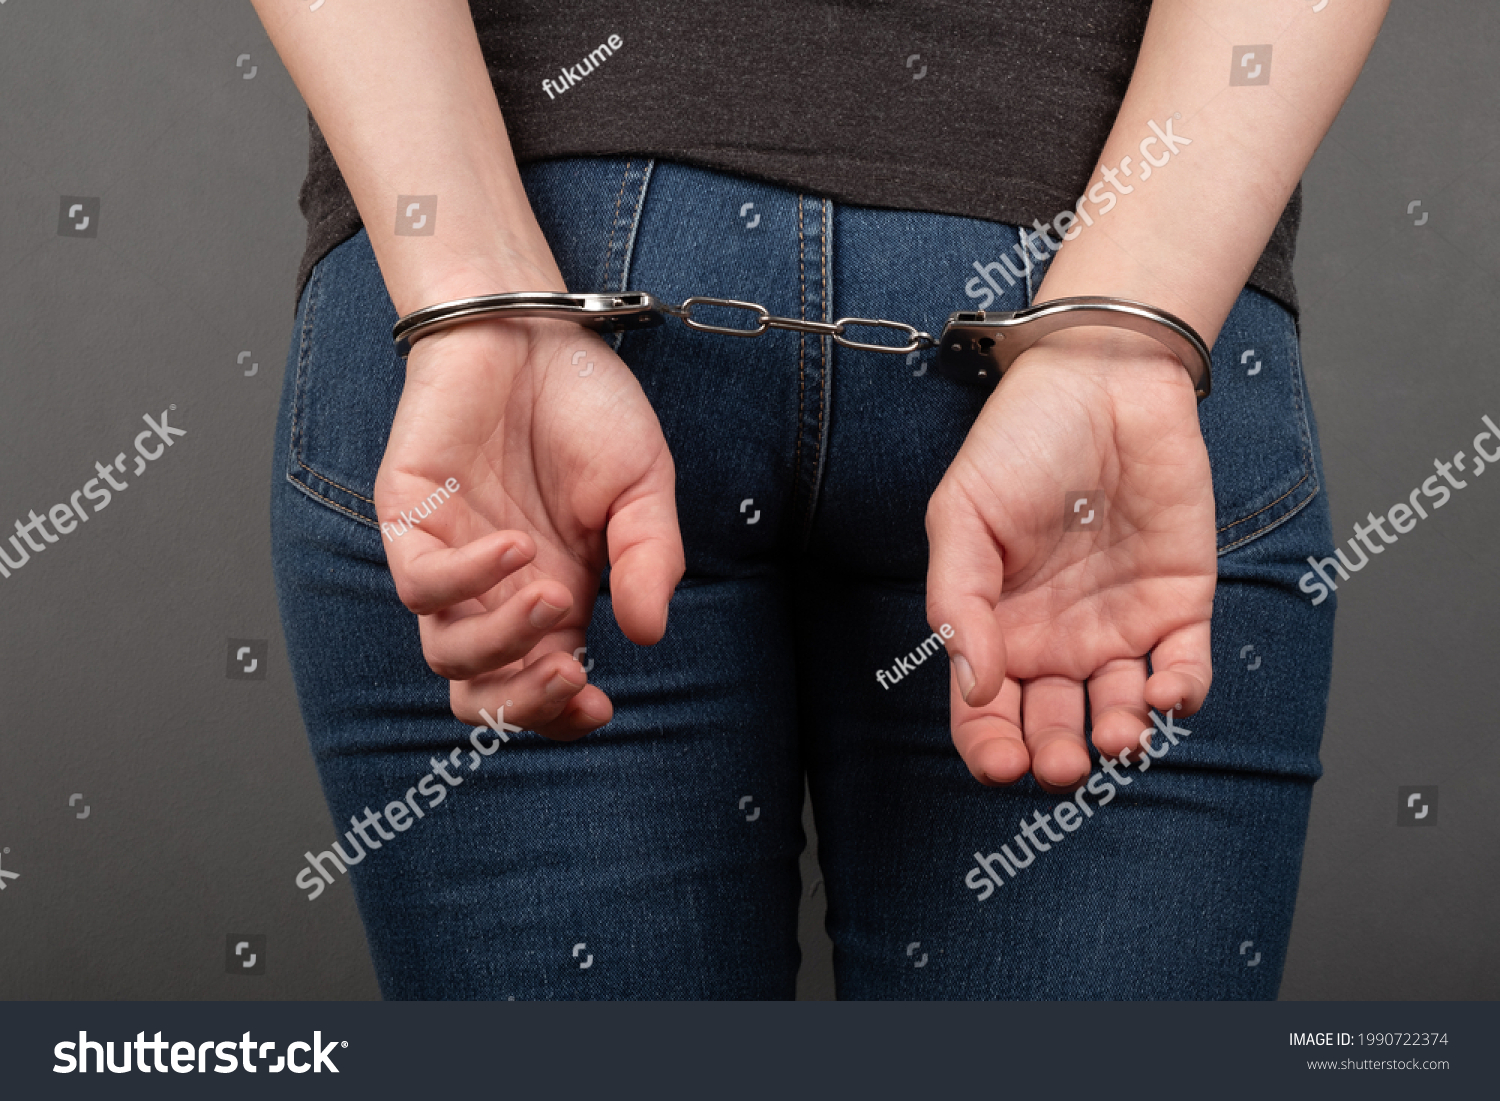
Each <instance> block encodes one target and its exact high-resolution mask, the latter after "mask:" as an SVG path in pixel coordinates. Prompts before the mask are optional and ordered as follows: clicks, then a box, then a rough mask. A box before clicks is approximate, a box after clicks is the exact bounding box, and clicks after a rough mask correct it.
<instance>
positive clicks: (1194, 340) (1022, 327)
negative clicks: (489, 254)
mask: <svg viewBox="0 0 1500 1101" xmlns="http://www.w3.org/2000/svg"><path fill="white" fill-rule="evenodd" d="M695 306H720V307H725V308H728V309H736V310H747V311H751V312H753V313H754V314H755V318H756V324H755V328H753V329H751V328H734V327H732V326H726V325H710V324H708V323H707V322H704V321H699V320H698V319H697V318H695V317H693V308H694V307H695ZM489 315H497V316H509V317H542V318H553V319H558V320H564V321H576V322H577V323H578V324H580V325H584V326H586V327H588V328H590V329H594V330H595V331H597V332H603V333H615V332H626V331H629V330H632V329H649V328H652V327H653V326H656V325H660V324H661V323H662V322H663V320H664V319H665V318H666V317H668V316H671V317H675V318H677V319H678V320H680V321H681V322H682V323H683V324H685V325H686V326H688V328H690V329H697V330H698V331H699V332H704V333H720V334H723V335H725V336H760V335H761V334H762V333H765V332H767V331H768V330H770V329H786V330H789V331H791V332H798V333H813V334H815V335H818V336H831V337H833V339H834V342H835V343H837V344H840V345H842V346H843V347H845V348H855V349H858V350H860V351H866V352H888V353H891V354H893V355H909V354H911V353H912V352H917V351H921V350H923V349H925V348H931V347H934V346H936V347H938V363H937V371H938V373H939V374H942V375H943V376H945V377H947V378H950V379H953V380H955V381H957V382H962V383H965V384H967V385H970V386H978V387H981V388H983V389H993V388H994V387H995V385H996V384H997V383H998V382H999V381H1000V376H1001V375H1003V374H1004V373H1005V372H1006V370H1007V369H1008V368H1009V367H1010V365H1011V364H1012V363H1014V362H1015V359H1016V357H1017V356H1019V355H1020V354H1021V353H1022V352H1024V351H1025V350H1026V349H1027V348H1030V347H1031V346H1032V345H1033V344H1035V343H1036V342H1037V341H1038V340H1040V339H1041V338H1042V337H1044V336H1048V335H1050V334H1052V333H1055V332H1060V331H1061V330H1063V329H1073V328H1078V327H1081V326H1085V325H1103V326H1108V327H1110V328H1116V329H1129V330H1130V331H1131V332H1135V333H1140V334H1141V335H1143V336H1149V337H1151V338H1152V339H1153V340H1155V341H1157V342H1158V343H1159V344H1161V345H1162V346H1163V347H1165V348H1166V349H1167V350H1168V351H1170V352H1172V353H1173V354H1174V355H1175V356H1176V357H1177V358H1178V360H1180V361H1181V363H1182V365H1183V367H1185V368H1187V373H1188V377H1189V378H1191V379H1192V381H1193V392H1194V393H1195V394H1196V395H1197V396H1198V400H1199V401H1202V400H1203V399H1204V398H1206V397H1208V392H1209V387H1210V384H1211V381H1212V379H1211V372H1210V366H1211V360H1210V356H1209V351H1208V345H1206V344H1204V342H1203V338H1202V337H1200V336H1199V335H1198V334H1197V332H1196V331H1194V329H1193V327H1192V326H1191V325H1189V324H1188V323H1187V322H1185V321H1183V320H1182V319H1181V318H1179V317H1175V316H1174V315H1172V314H1170V313H1168V312H1167V311H1166V310H1160V309H1157V308H1156V307H1155V306H1148V305H1146V304H1145V303H1144V302H1133V301H1131V300H1130V299H1128V298H1107V297H1103V296H1099V295H1085V296H1080V297H1077V298H1056V299H1053V300H1052V301H1050V302H1038V303H1036V304H1035V305H1032V306H1028V307H1026V308H1025V309H1023V310H1015V311H1012V312H1008V313H1007V312H999V311H993V310H991V311H989V312H985V311H982V310H980V311H973V312H959V313H953V314H950V315H949V316H948V323H947V324H946V325H944V326H943V335H942V337H941V338H939V339H936V340H934V339H933V337H932V335H931V334H930V333H924V332H922V331H921V330H919V329H915V328H913V327H912V326H910V325H903V324H902V323H900V322H899V321H884V320H872V319H869V318H864V317H843V318H840V319H839V320H838V321H835V322H832V323H829V322H826V321H803V320H800V319H798V318H792V317H774V316H772V315H771V314H770V313H768V312H767V311H766V309H765V307H764V306H759V305H757V304H756V303H754V302H740V301H736V300H735V299H732V298H705V297H701V296H694V297H692V298H689V299H686V300H685V301H684V302H683V303H682V305H680V306H672V305H668V304H667V303H665V302H662V301H659V300H658V299H656V298H654V297H652V296H651V295H649V294H645V293H643V292H641V291H618V292H610V291H601V292H596V293H591V294H563V293H554V292H542V291H521V292H516V293H511V294H487V295H480V296H478V297H475V298H460V299H457V300H455V301H452V302H442V303H439V304H438V305H436V306H427V307H425V308H423V309H420V310H416V311H414V312H412V313H409V314H407V315H406V316H405V317H403V318H401V320H399V321H397V322H396V325H395V328H394V329H392V330H391V336H392V338H393V339H394V340H395V341H396V352H397V354H398V355H401V356H403V357H404V356H406V355H407V354H408V353H409V352H410V351H411V346H412V344H413V343H415V342H416V341H417V340H418V339H420V338H421V337H424V336H426V335H428V334H429V333H434V332H437V331H438V330H440V329H446V328H449V327H451V326H453V325H458V324H461V323H462V322H465V321H472V320H474V319H476V318H479V317H485V316H489ZM861 325H863V326H867V327H870V328H877V329H894V330H895V331H897V332H900V333H904V334H905V335H906V343H905V344H901V345H894V344H867V343H864V342H863V341H858V340H851V339H849V338H848V337H847V336H845V333H846V332H847V331H848V330H849V328H851V327H854V326H861Z"/></svg>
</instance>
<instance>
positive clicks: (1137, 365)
mask: <svg viewBox="0 0 1500 1101" xmlns="http://www.w3.org/2000/svg"><path fill="white" fill-rule="evenodd" d="M1082 492H1087V493H1088V494H1089V500H1088V503H1087V504H1086V505H1083V506H1081V507H1080V509H1079V510H1078V512H1077V513H1075V512H1073V511H1071V504H1072V501H1073V500H1074V499H1076V498H1073V497H1070V496H1069V495H1070V494H1075V493H1082ZM1089 509H1092V510H1094V512H1095V519H1094V520H1092V521H1090V522H1089V523H1088V524H1081V523H1080V521H1082V520H1083V519H1084V518H1085V517H1086V515H1087V511H1088V510H1089ZM1070 521H1071V524H1070ZM927 534H928V539H929V543H930V547H931V558H930V563H929V567H928V575H927V613H928V621H929V622H930V623H931V625H932V626H933V627H934V628H936V627H937V626H939V625H941V624H943V623H948V624H951V626H952V627H953V630H954V637H953V638H952V639H951V640H950V641H949V642H948V653H949V656H950V658H951V661H952V673H951V676H950V681H951V691H950V695H951V701H952V709H953V710H952V725H953V741H954V744H955V745H956V746H957V748H958V751H959V754H960V755H961V756H962V757H963V759H964V762H965V764H967V765H968V767H969V771H970V772H972V773H973V774H974V776H975V777H976V778H977V779H979V780H980V781H981V782H982V783H986V784H1008V783H1012V782H1014V781H1015V780H1017V779H1019V778H1020V777H1021V776H1023V775H1024V774H1025V773H1026V772H1027V771H1028V769H1029V770H1030V771H1031V772H1032V774H1033V775H1034V776H1035V777H1036V779H1037V782H1038V783H1039V784H1040V785H1041V786H1042V787H1043V788H1044V789H1045V790H1048V791H1052V792H1063V791H1067V790H1070V789H1072V788H1073V787H1076V786H1077V784H1078V783H1079V782H1080V781H1082V780H1083V779H1085V778H1086V777H1087V775H1088V771H1089V757H1088V750H1087V746H1086V742H1085V740H1084V696H1083V693H1084V682H1085V681H1087V682H1088V692H1089V703H1090V705H1091V708H1092V723H1093V741H1094V744H1095V746H1096V747H1097V748H1098V749H1099V751H1100V752H1101V753H1103V754H1105V755H1109V756H1112V755H1115V754H1117V753H1119V752H1120V750H1122V749H1124V748H1125V747H1127V746H1130V747H1137V746H1138V744H1139V743H1138V739H1139V736H1140V733H1141V731H1142V730H1143V729H1144V728H1146V727H1149V726H1150V725H1151V723H1150V719H1149V717H1148V715H1147V708H1148V706H1149V707H1152V708H1155V709H1157V710H1158V711H1161V712H1165V711H1167V710H1168V709H1170V708H1173V707H1175V708H1177V710H1178V713H1179V714H1182V715H1191V714H1193V713H1194V712H1195V711H1197V710H1198V708H1199V707H1201V706H1202V704H1203V699H1204V696H1205V695H1206V694H1207V692H1208V687H1209V682H1210V680H1211V678H1212V669H1211V657H1210V652H1209V619H1210V616H1211V614H1212V612H1213V595H1214V583H1215V579H1216V576H1217V561H1216V549H1215V532H1214V494H1213V482H1212V480H1211V476H1210V473H1209V465H1208V452H1207V449H1206V448H1205V447H1204V444H1203V437H1202V434H1201V432H1200V430H1199V427H1198V413H1197V401H1196V399H1195V397H1194V394H1193V384H1192V382H1191V381H1190V380H1189V377H1188V374H1187V372H1186V371H1185V370H1183V368H1182V365H1181V364H1180V363H1179V362H1178V361H1177V359H1176V358H1175V357H1174V356H1172V355H1171V354H1170V353H1168V352H1166V351H1164V350H1163V349H1162V348H1161V347H1160V346H1159V345H1157V344H1156V343H1155V342H1154V341H1152V340H1150V339H1148V338H1146V337H1143V336H1139V335H1137V334H1134V333H1122V332H1119V331H1118V330H1108V329H1093V328H1090V329H1084V330H1071V331H1068V332H1063V333H1057V334H1054V335H1052V336H1049V337H1047V338H1046V339H1044V340H1042V341H1040V342H1039V343H1038V344H1036V345H1035V346H1034V347H1032V348H1031V349H1029V350H1028V351H1027V352H1025V353H1023V354H1022V355H1021V356H1020V357H1018V358H1017V360H1016V362H1015V364H1014V365H1013V366H1012V367H1011V368H1010V370H1008V371H1007V372H1006V374H1005V376H1004V378H1003V379H1002V380H1001V382H1000V385H999V386H998V387H997V388H996V391H995V393H994V395H993V396H992V397H991V398H990V400H989V401H988V402H987V403H986V405H985V407H984V409H983V411H982V412H981V413H980V415H979V418H978V420H977V421H976V422H975V424H974V426H973V428H972V429H971V430H970V432H969V435H968V438H967V440H965V442H964V445H963V447H962V448H961V449H960V450H959V453H958V455H957V457H956V458H955V459H954V461H953V463H952V465H951V466H950V467H949V469H948V473H947V474H946V475H945V476H944V478H943V480H942V482H941V483H939V485H938V488H937V490H936V492H935V493H934V494H933V496H932V500H931V503H930V504H929V506H928V509H927ZM1148 653H1149V654H1150V655H1151V663H1152V669H1153V673H1152V676H1151V677H1150V679H1149V680H1148V679H1147V677H1146V655H1147V654H1148Z"/></svg>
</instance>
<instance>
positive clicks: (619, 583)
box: [605, 448, 686, 646]
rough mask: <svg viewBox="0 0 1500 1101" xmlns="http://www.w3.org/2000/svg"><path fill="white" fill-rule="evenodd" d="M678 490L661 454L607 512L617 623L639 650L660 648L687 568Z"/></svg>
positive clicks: (669, 463) (671, 468)
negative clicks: (669, 609)
mask: <svg viewBox="0 0 1500 1101" xmlns="http://www.w3.org/2000/svg"><path fill="white" fill-rule="evenodd" d="M676 484H677V476H676V470H675V468H674V466H673V464H672V460H671V458H670V456H669V455H668V454H667V452H666V449H665V448H663V449H662V459H661V460H660V461H658V462H656V463H653V464H652V466H651V468H650V469H649V470H647V471H646V473H645V475H644V476H643V477H642V478H641V479H640V480H639V481H637V482H636V483H635V484H634V485H632V486H631V487H630V488H629V489H627V490H626V491H625V492H624V493H623V494H621V495H620V497H619V498H618V499H617V500H616V501H615V503H614V505H613V506H611V508H610V513H609V522H608V524H607V525H606V528H605V541H606V542H607V543H608V545H609V566H610V575H609V591H610V598H611V603H612V604H613V605H614V610H615V622H617V623H618V624H619V625H620V630H621V631H623V632H624V634H625V637H626V638H628V639H629V640H630V641H631V642H633V643H635V644H636V645H637V646H650V645H652V644H653V643H656V642H660V641H661V637H662V635H664V634H666V631H667V605H668V604H669V602H670V601H671V599H672V592H673V590H674V589H676V588H677V582H679V581H681V580H682V574H683V571H684V570H685V568H686V562H685V559H684V556H683V550H682V532H681V530H680V529H679V528H678V526H677V490H676Z"/></svg>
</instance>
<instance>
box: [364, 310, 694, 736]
mask: <svg viewBox="0 0 1500 1101" xmlns="http://www.w3.org/2000/svg"><path fill="white" fill-rule="evenodd" d="M449 479H453V480H454V482H455V483H456V484H457V486H458V489H457V490H456V491H452V495H451V498H449V497H447V496H446V495H447V494H448V493H449V488H448V486H447V485H446V484H445V483H447V482H448V480H449ZM429 500H430V501H431V502H432V503H431V504H430V505H429V504H428V503H427V502H429ZM418 505H421V506H422V507H423V508H424V509H430V514H429V515H428V516H427V517H425V518H423V517H421V516H420V513H419V512H417V511H415V510H416V508H417V506H418ZM375 506H376V512H377V513H378V515H379V517H380V519H381V521H382V533H383V535H382V538H383V542H384V544H385V550H386V557H387V559H388V561H389V563H390V568H391V575H392V577H393V578H394V579H395V582H396V591H397V593H398V594H399V595H400V597H401V602H402V603H403V604H405V605H406V607H407V608H409V609H411V610H412V611H413V612H415V613H416V614H417V616H418V623H419V627H420V632H421V638H422V652H423V654H424V655H425V656H426V658H427V662H428V664H429V665H430V666H431V667H432V668H433V670H434V671H435V672H437V673H438V674H440V675H441V676H443V677H446V678H447V679H448V680H449V681H450V682H452V683H451V684H450V687H449V699H450V702H451V705H452V708H453V713H454V715H456V716H457V717H458V718H459V719H461V720H462V721H464V722H465V723H469V724H470V725H476V726H477V725H482V724H483V723H484V721H485V720H484V719H483V718H481V716H480V714H479V712H480V710H481V709H485V710H487V711H488V712H489V713H490V715H491V716H493V717H495V718H496V719H497V721H498V720H499V719H500V718H501V715H502V713H501V711H500V708H501V707H502V706H503V707H504V708H505V710H504V713H503V719H504V721H505V722H506V723H509V724H510V725H511V726H513V727H515V726H519V727H521V728H523V729H528V730H536V731H537V732H538V733H540V734H543V735H545V736H547V737H549V738H555V739H559V740H570V739H573V738H578V737H581V736H582V735H584V734H586V733H588V732H589V731H590V730H593V729H595V728H597V727H599V726H602V725H603V724H605V723H607V722H608V721H609V720H610V718H611V716H612V715H613V708H612V707H611V705H610V702H609V699H608V697H606V696H605V694H604V693H603V692H602V691H600V690H599V689H598V688H597V687H594V686H592V685H589V684H588V683H587V678H586V676H585V673H584V667H583V666H582V665H581V664H580V663H579V662H578V661H577V660H576V659H575V657H574V656H573V655H574V653H575V652H576V651H577V649H578V648H579V647H582V646H583V645H584V631H585V629H586V628H587V626H588V623H589V619H590V617H591V615H592V613H593V605H594V598H595V596H596V595H597V593H598V588H599V577H600V573H601V571H602V569H603V566H604V563H605V561H606V553H607V554H608V561H609V563H610V567H611V583H610V590H611V594H612V597H613V607H614V614H615V619H616V621H617V622H618V623H619V625H620V629H621V631H623V632H624V634H625V636H626V637H627V638H629V639H630V640H631V641H632V642H634V643H636V644H638V645H650V644H652V643H655V642H657V641H658V640H660V639H661V637H662V635H663V634H664V633H665V631H666V625H667V605H668V601H669V600H670V599H671V596H672V592H673V590H674V588H675V587H676V585H677V582H678V581H679V580H680V579H681V577H682V573H683V568H684V560H683V550H682V536H681V534H680V532H679V530H678V527H677V504H676V498H675V471H674V468H673V464H672V457H671V455H670V453H669V452H668V450H667V444H666V440H665V439H664V438H663V436H662V432H661V426H660V424H659V423H658V422H657V419H656V414H655V413H654V412H653V411H652V409H651V406H650V403H649V402H648V401H647V399H646V395H645V393H644V392H643V391H642V390H641V387H640V384H639V383H638V382H637V381H636V378H635V376H634V375H633V374H632V373H631V372H630V370H629V368H627V367H626V366H625V364H624V363H622V362H621V361H620V359H619V358H618V357H617V356H616V355H615V354H614V353H613V352H612V351H611V350H610V349H609V347H608V346H607V345H606V344H605V343H604V341H603V340H601V339H600V338H599V336H598V335H597V334H595V333H593V332H591V331H589V330H587V329H584V328H581V327H579V326H577V325H575V324H572V323H570V322H564V321H541V320H503V321H502V320H486V321H473V322H468V323H465V324H462V325H459V326H456V327H454V328H452V329H447V330H443V331H441V332H438V333H434V334H432V335H430V336H428V337H425V338H423V339H422V340H420V341H418V342H417V343H416V344H415V345H413V347H412V351H411V354H410V356H409V357H408V359H407V367H406V385H405V388H404V389H403V391H402V394H401V401H400V404H399V406H398V407H397V410H396V417H395V421H394V423H393V424H392V426H391V434H390V440H389V442H388V443H387V445H386V451H385V457H384V459H383V460H382V462H381V464H380V472H379V474H378V476H377V477H376V481H375ZM403 513H404V514H405V516H406V517H408V518H412V519H417V520H418V521H419V523H418V524H417V525H416V526H414V527H413V526H410V525H408V524H407V522H406V520H404V519H403ZM403 529H405V530H404V531H403ZM398 532H401V534H396V533H398ZM606 548H607V549H606Z"/></svg>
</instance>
